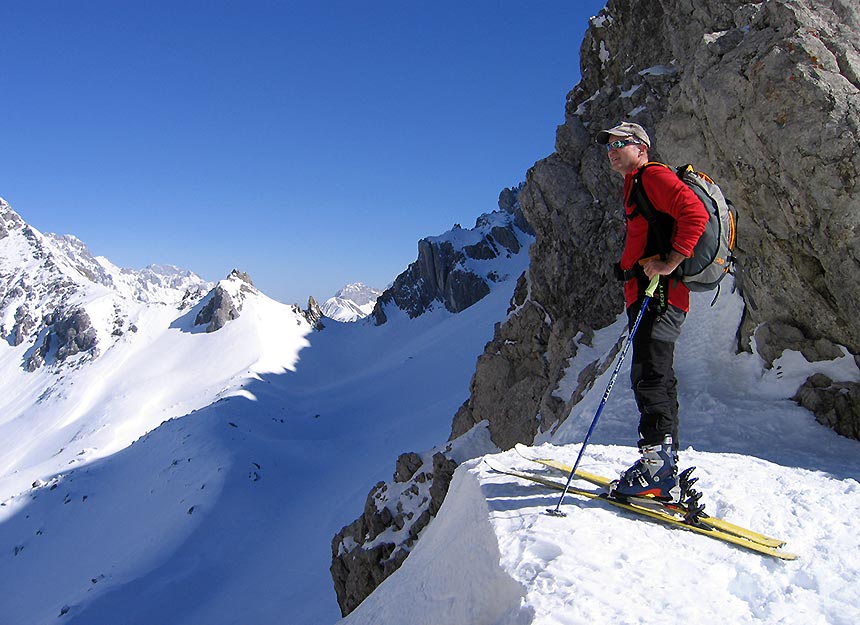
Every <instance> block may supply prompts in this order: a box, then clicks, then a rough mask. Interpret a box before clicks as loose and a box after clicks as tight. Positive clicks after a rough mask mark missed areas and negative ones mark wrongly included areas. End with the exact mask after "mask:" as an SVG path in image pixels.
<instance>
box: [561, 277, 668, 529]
mask: <svg viewBox="0 0 860 625" xmlns="http://www.w3.org/2000/svg"><path fill="white" fill-rule="evenodd" d="M659 282H660V276H659V275H654V277H653V278H651V282H650V283H649V284H648V288H647V289H645V298H644V299H643V300H642V306H640V307H639V314H638V315H636V321H634V322H633V328H632V329H631V330H630V334H629V335H628V337H627V342H626V343H625V344H624V349H622V350H621V355H620V356H619V357H618V363H617V364H616V365H615V369H614V370H613V372H612V376H611V377H610V378H609V384H607V385H606V390H605V391H604V392H603V399H601V400H600V405H599V406H598V407H597V412H595V413H594V419H592V420H591V426H590V427H589V428H588V433H587V434H586V435H585V439H583V441H582V447H580V448H579V455H578V456H577V457H576V462H574V463H573V468H572V469H571V470H570V475H568V476H567V483H566V484H565V485H564V491H563V492H562V493H561V497H559V498H558V503H557V504H555V508H547V509H546V513H547V514H549V515H550V516H562V517H563V516H566V515H565V513H564V512H562V511H561V510H559V508H560V507H561V502H562V501H563V500H564V496H565V495H567V491H568V489H569V488H570V482H571V481H572V480H573V476H574V475H576V469H577V468H579V461H580V460H582V454H583V453H584V452H585V447H586V446H587V445H588V439H589V438H591V433H592V432H594V426H596V425H597V420H598V419H600V413H602V412H603V407H604V406H605V405H606V400H607V399H609V393H611V392H612V387H613V386H615V380H616V379H617V378H618V373H619V372H620V371H621V365H622V364H623V363H624V357H625V356H626V355H627V350H628V349H630V346H631V345H632V344H633V337H634V336H636V330H638V329H639V323H640V322H641V321H642V316H643V314H644V313H645V309H646V308H647V307H648V302H649V301H650V300H651V298H652V297H654V292H655V291H656V290H657V285H658V284H659Z"/></svg>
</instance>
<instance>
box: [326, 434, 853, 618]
mask: <svg viewBox="0 0 860 625" xmlns="http://www.w3.org/2000/svg"><path fill="white" fill-rule="evenodd" d="M577 451H578V447H577V446H574V445H572V446H564V447H555V446H552V445H545V446H542V447H539V448H536V449H535V450H534V453H535V455H536V456H542V457H554V458H557V459H560V460H563V461H565V462H567V463H572V461H573V459H574V458H575V456H576V452H577ZM685 455H686V457H687V458H688V459H689V461H690V462H691V463H692V464H695V465H696V466H697V467H698V469H697V473H698V474H699V475H700V477H701V482H700V484H701V487H702V488H703V489H705V492H711V493H712V496H711V497H710V501H709V504H710V505H711V506H712V511H713V513H714V514H719V515H720V516H724V517H725V518H728V519H730V520H734V521H736V522H739V523H742V524H745V525H747V526H752V527H753V528H754V529H758V530H760V531H763V532H766V533H768V534H770V535H775V536H778V537H780V538H783V539H785V540H787V541H788V542H789V546H790V547H791V549H792V550H793V551H795V552H797V553H798V554H799V555H800V559H799V560H797V561H794V562H784V561H780V560H775V559H770V558H768V557H767V556H762V555H759V554H754V553H751V552H748V551H745V550H743V549H741V548H738V547H734V546H731V545H727V544H725V543H721V542H719V541H715V540H713V539H711V538H708V537H706V536H701V535H698V534H694V533H692V532H685V531H683V530H680V529H674V528H670V527H668V526H665V525H662V524H659V523H653V522H649V521H647V520H643V519H641V518H639V517H636V516H631V515H629V514H626V513H623V512H619V511H617V510H616V509H614V508H612V507H610V506H607V505H605V504H603V503H602V502H600V501H599V500H590V499H584V498H577V497H575V496H569V497H568V498H567V499H565V502H564V505H563V510H564V511H565V512H566V513H567V516H566V517H565V518H557V517H552V516H549V515H547V514H545V509H546V508H548V507H554V505H555V504H556V502H557V500H558V496H559V493H558V492H557V491H551V490H548V489H546V488H544V487H542V486H540V485H536V484H533V483H531V482H529V481H526V480H522V479H519V478H515V477H510V476H507V475H502V474H499V473H496V472H494V471H493V470H492V469H491V468H490V464H492V466H495V467H499V468H505V469H508V468H514V469H517V470H521V471H534V472H537V473H539V474H541V475H545V476H546V477H550V478H552V479H555V480H559V479H561V480H562V481H563V479H564V476H560V475H559V474H558V472H553V471H552V470H549V469H543V468H540V467H538V466H537V465H535V464H533V463H530V462H529V461H527V460H524V459H523V458H522V457H520V456H519V455H517V454H516V452H513V451H510V452H506V453H504V454H497V455H494V456H489V457H488V458H487V460H488V462H484V461H483V459H481V458H479V459H476V460H471V461H469V462H467V463H465V464H464V465H462V466H461V467H459V468H458V469H457V472H456V473H455V475H454V479H453V481H452V484H451V488H450V490H449V493H448V496H447V498H446V500H445V503H444V504H443V506H442V510H441V511H440V513H439V516H438V517H437V518H436V520H435V521H434V522H433V523H432V524H431V525H430V526H429V527H428V528H427V530H426V532H425V534H424V536H423V537H422V539H421V541H420V542H419V543H418V546H417V547H416V548H415V551H414V552H413V553H412V555H410V557H409V558H408V559H407V560H406V562H405V563H404V564H403V566H402V567H401V569H400V570H398V571H397V572H396V573H394V574H393V575H392V576H391V577H390V578H388V579H387V580H386V581H384V582H383V583H382V584H381V585H380V587H379V589H378V590H377V591H376V592H375V593H374V594H373V595H371V596H370V597H369V598H368V599H367V600H366V601H365V602H364V603H363V604H362V605H361V606H359V608H358V609H357V610H356V611H355V612H353V613H352V614H351V615H350V616H348V617H347V618H345V619H343V620H342V621H341V623H342V624H343V625H360V624H361V625H363V624H369V623H398V622H403V623H413V624H415V625H435V624H437V623H469V624H470V625H493V624H500V623H501V624H509V625H516V624H520V623H533V624H539V625H548V624H550V623H553V624H554V623H583V624H586V623H646V622H650V618H651V616H652V615H653V606H655V605H659V606H660V608H659V611H660V613H661V614H671V615H672V616H671V618H670V619H669V621H667V622H673V623H675V622H677V623H685V622H691V623H692V622H694V623H702V624H703V625H719V624H722V623H732V624H733V625H745V624H749V625H753V624H758V623H774V624H775V623H789V622H791V623H813V622H822V623H834V624H842V625H849V624H850V623H856V622H857V618H858V616H860V605H858V600H857V598H856V593H855V592H854V590H853V586H854V582H855V580H856V579H857V576H858V575H860V563H858V561H857V558H856V557H855V555H856V536H857V532H858V531H860V519H858V518H857V515H856V514H854V513H853V510H855V509H856V504H857V501H858V498H860V485H858V483H857V481H856V479H853V478H851V477H848V476H846V475H845V473H844V472H840V473H837V474H835V475H834V474H829V473H826V472H821V471H810V470H807V469H803V468H791V467H785V466H782V465H779V464H776V463H773V462H769V461H766V460H761V459H757V458H753V457H749V456H742V455H734V454H714V453H708V452H696V451H692V450H689V451H687V452H686V454H685ZM628 458H629V449H628V448H623V447H614V446H603V445H596V446H594V447H590V448H589V451H588V453H587V456H586V459H585V465H583V468H586V469H587V470H588V471H590V472H594V473H598V474H604V475H614V474H617V472H618V470H620V469H622V468H624V466H625V462H626V461H627V460H628ZM728 476H731V483H729V484H726V483H725V482H726V480H727V479H728ZM762 484H770V485H777V486H776V487H775V488H774V487H771V488H762V487H761V485H762ZM781 488H785V489H786V490H784V491H782V492H779V491H780V489H781ZM751 493H755V496H754V497H753V496H750V494H751ZM822 510H827V511H828V513H827V514H822V513H821V511H822Z"/></svg>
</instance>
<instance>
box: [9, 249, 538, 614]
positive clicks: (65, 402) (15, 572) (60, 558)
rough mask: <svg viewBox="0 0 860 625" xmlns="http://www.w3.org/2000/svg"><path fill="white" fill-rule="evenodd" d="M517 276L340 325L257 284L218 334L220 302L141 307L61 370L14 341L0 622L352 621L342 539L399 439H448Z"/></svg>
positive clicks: (401, 443) (399, 446)
mask: <svg viewBox="0 0 860 625" xmlns="http://www.w3.org/2000/svg"><path fill="white" fill-rule="evenodd" d="M510 262H511V261H510V260H509V261H508V263H509V265H510ZM513 262H515V263H519V271H522V269H524V268H525V265H526V263H527V262H528V259H527V254H526V253H525V252H524V253H523V254H521V255H520V257H519V258H518V259H514V261H513ZM512 273H513V272H512ZM230 282H231V281H222V283H221V285H222V286H224V287H226V288H230V289H235V288H237V287H236V286H235V285H232V286H231V284H230ZM513 286H514V284H513V281H509V282H506V283H499V284H497V285H495V289H494V291H493V292H492V293H491V294H490V295H489V296H487V297H486V298H485V299H484V300H482V301H480V302H479V303H477V304H476V305H474V306H473V307H471V308H469V309H468V310H466V311H464V312H462V313H460V314H458V315H453V314H451V313H448V312H447V311H445V310H444V309H443V308H442V307H441V305H440V306H439V307H438V309H437V310H434V311H431V312H429V313H427V314H425V315H422V316H421V317H419V318H417V319H413V320H410V319H408V318H407V317H406V315H405V314H404V315H397V314H396V313H395V312H394V311H393V310H389V321H388V323H386V324H384V325H383V326H379V327H376V326H373V325H372V324H370V323H367V322H357V323H350V324H344V323H337V322H333V321H330V322H327V323H326V328H325V330H323V331H322V332H311V329H310V327H309V326H308V325H307V323H306V321H305V320H304V318H303V317H301V316H300V315H297V314H296V312H295V311H294V310H293V308H292V307H288V306H284V305H281V304H278V303H276V302H273V301H272V300H269V299H268V298H266V297H265V296H264V295H262V294H260V293H258V292H255V293H253V294H251V295H249V296H247V297H246V298H245V301H244V303H243V308H242V312H241V315H240V317H239V318H238V319H236V320H234V321H231V322H229V323H228V324H227V325H226V326H225V327H224V328H222V329H221V330H218V331H217V332H214V333H208V334H207V333H205V332H203V331H202V329H201V328H200V327H194V326H192V325H191V324H192V323H193V320H194V318H195V316H196V314H197V312H198V311H199V310H200V308H201V307H202V306H203V305H204V304H205V300H204V301H201V302H200V303H199V304H198V305H197V306H196V307H195V308H193V309H191V310H190V311H187V312H183V313H178V312H177V311H176V308H175V307H167V306H157V305H156V306H153V305H149V306H143V305H142V306H141V309H140V310H139V311H138V315H137V316H136V317H134V318H133V321H134V323H135V324H136V325H137V326H138V328H139V329H138V331H137V332H135V333H126V334H125V335H123V336H122V337H121V338H120V339H118V341H117V344H116V345H115V346H114V347H112V348H111V349H110V350H108V351H106V352H105V353H103V354H101V355H100V356H99V357H98V358H96V359H94V360H92V361H91V362H89V363H87V365H86V366H81V367H78V368H77V369H72V370H68V371H63V372H62V373H61V374H59V375H58V374H57V373H56V372H55V371H52V370H49V369H48V368H46V369H43V370H40V371H37V372H35V373H33V374H26V373H24V372H23V370H22V369H21V368H20V363H21V357H22V355H21V353H19V352H21V351H23V350H24V349H26V345H22V346H19V347H18V348H15V349H12V348H7V347H4V348H3V350H0V365H2V367H3V369H2V370H3V372H4V373H5V374H7V375H9V376H12V377H10V378H9V384H10V385H14V388H15V391H14V392H12V391H10V390H9V389H10V388H12V387H6V391H5V392H4V394H3V395H2V398H3V401H6V402H7V404H6V408H8V404H9V403H15V405H16V410H17V412H15V417H14V418H12V419H8V420H6V422H5V423H3V424H2V425H0V435H2V438H0V440H2V453H0V459H2V473H0V547H2V548H0V578H2V579H3V580H4V583H3V584H2V585H0V605H2V606H3V610H2V616H0V623H3V625H5V623H7V622H8V623H10V624H16V625H17V624H27V625H30V624H32V625H36V624H42V623H54V622H57V618H58V616H60V615H61V614H62V616H63V619H62V622H64V623H80V624H87V625H94V624H99V623H105V624H115V623H120V622H121V623H124V624H128V625H132V624H134V623H140V624H151V623H159V624H163V625H167V624H170V623H176V624H180V623H181V624H183V625H190V624H193V623H200V624H206V625H211V624H222V623H223V624H227V623H243V624H244V623H255V624H265V623H273V624H274V623H291V624H297V625H299V624H315V625H316V624H319V623H332V622H334V621H336V620H337V619H338V618H339V616H340V613H339V610H338V607H337V602H336V600H335V596H334V591H333V587H332V581H331V578H330V575H329V571H328V567H329V565H330V562H331V547H330V544H331V539H332V537H333V536H334V534H335V533H336V532H337V531H338V530H340V528H341V527H343V526H344V525H346V524H347V523H349V522H351V521H352V520H353V519H354V517H355V515H356V513H357V511H360V510H361V508H362V506H363V504H364V499H365V497H366V495H367V492H368V491H369V490H370V488H371V486H372V485H373V484H375V483H376V482H378V481H379V480H381V479H387V478H389V477H390V475H391V472H392V471H393V469H394V461H395V459H396V458H397V456H398V455H399V454H400V453H402V452H403V451H406V450H410V449H415V450H419V451H420V450H424V449H427V448H428V447H430V446H432V445H433V444H434V443H435V442H438V441H443V440H445V439H446V438H447V435H448V432H449V428H450V420H451V415H453V413H454V411H455V410H456V409H457V407H459V405H460V404H461V403H462V402H463V401H464V400H465V399H466V397H467V396H468V385H469V380H470V378H471V375H472V373H473V371H474V366H475V360H476V358H477V356H478V355H479V354H480V353H481V351H482V349H483V346H484V344H485V343H486V342H487V341H488V340H489V339H490V338H491V336H492V326H493V323H494V321H495V320H496V319H498V318H499V316H500V314H502V313H501V312H500V311H504V310H505V308H506V307H507V304H508V301H509V299H510V295H511V292H512V290H513ZM178 314H181V316H180V317H179V318H176V316H177V315H178ZM123 342H127V344H125V343H123ZM119 346H121V347H119ZM46 385H47V386H49V387H50V388H51V389H52V390H51V393H50V394H48V395H47V396H43V398H42V399H41V400H40V399H39V395H40V393H43V392H44V391H43V389H44V388H45V387H46ZM2 414H3V415H7V414H12V413H11V412H8V411H7V412H3V413H2ZM4 419H6V417H5V416H4ZM147 432H148V433H147ZM144 433H146V434H145V435H144V436H142V437H141V435H143V434H144ZM34 484H35V486H33V485H34Z"/></svg>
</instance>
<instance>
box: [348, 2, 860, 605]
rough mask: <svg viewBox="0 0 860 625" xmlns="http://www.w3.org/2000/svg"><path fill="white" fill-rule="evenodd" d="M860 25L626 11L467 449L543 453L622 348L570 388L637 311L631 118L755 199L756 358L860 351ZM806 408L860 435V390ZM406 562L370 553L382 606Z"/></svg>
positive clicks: (585, 102)
mask: <svg viewBox="0 0 860 625" xmlns="http://www.w3.org/2000/svg"><path fill="white" fill-rule="evenodd" d="M858 32H860V5H858V4H857V2H856V1H849V0H833V1H820V2H815V1H812V0H769V1H767V2H755V3H750V2H741V1H737V0H725V1H724V0H701V1H698V2H692V1H690V0H610V1H609V2H608V4H607V6H606V8H605V9H604V10H603V11H601V13H600V14H599V15H598V16H596V17H595V18H593V19H592V21H591V24H590V27H589V30H588V32H587V33H586V36H585V39H584V41H583V43H582V47H581V74H582V78H581V80H580V82H579V83H578V84H577V85H576V86H575V87H574V88H573V90H572V91H571V92H570V93H569V94H568V97H567V102H566V108H565V122H564V124H563V125H561V126H559V127H558V129H557V131H556V151H555V152H554V153H553V154H552V155H550V156H549V157H547V158H546V159H544V160H542V161H540V162H538V163H536V164H535V166H534V167H533V168H532V169H531V170H530V171H529V172H528V175H527V182H526V185H525V187H524V188H523V189H522V190H521V192H520V194H519V201H520V205H521V208H522V211H523V214H524V216H525V218H526V219H527V221H528V223H529V224H530V225H531V226H532V227H533V229H534V232H535V237H536V240H535V243H534V244H533V245H532V246H531V248H530V259H531V260H530V265H529V270H528V272H527V274H526V275H525V276H523V278H522V279H521V280H520V283H519V285H518V288H517V290H516V293H515V295H514V298H513V301H512V303H511V308H510V310H509V314H508V316H507V318H506V319H505V321H504V322H503V323H500V324H499V325H498V326H497V329H496V332H495V336H494V338H493V340H492V341H491V342H490V343H489V344H488V345H487V347H486V349H485V352H484V354H483V355H482V356H481V357H480V359H479V361H478V364H477V368H476V372H475V375H474V377H473V380H472V385H471V396H470V398H469V400H468V401H467V402H466V403H465V404H464V405H463V406H462V407H461V408H460V410H459V411H458V412H457V414H456V415H455V417H454V420H453V424H452V432H451V440H456V439H458V437H461V436H462V435H464V434H465V433H467V432H474V431H475V430H476V429H480V428H475V427H474V426H476V425H477V424H486V426H487V430H488V431H489V435H490V438H491V440H492V442H493V443H494V444H495V445H496V446H498V447H499V448H502V449H507V448H509V447H511V446H512V445H513V444H514V443H516V442H525V443H531V442H533V441H534V439H535V436H536V435H538V434H539V433H541V432H550V431H552V430H553V429H554V428H556V427H557V426H558V425H559V423H561V422H562V421H563V420H564V419H565V418H566V417H567V415H568V414H569V413H570V409H571V407H572V406H573V405H574V404H576V403H577V402H578V401H579V400H580V399H581V397H582V394H583V393H584V391H585V390H586V389H587V388H588V387H589V385H590V384H591V383H593V381H594V379H595V378H596V376H597V375H599V373H600V372H601V371H603V370H605V369H606V367H608V366H609V365H610V364H611V362H612V356H613V354H610V355H609V356H608V357H606V356H604V357H602V358H601V360H599V361H595V362H592V363H590V364H588V365H586V366H585V367H584V368H583V369H582V370H581V371H579V372H578V376H579V377H578V381H579V384H578V388H577V390H576V391H574V393H573V395H572V396H571V397H569V398H560V397H558V396H556V395H555V394H554V392H555V391H556V389H557V388H558V384H559V381H560V380H561V378H562V376H563V375H565V370H566V367H567V365H568V364H569V362H570V361H571V359H572V358H574V357H575V356H576V354H577V351H578V350H579V348H580V347H581V346H585V345H588V344H589V342H590V340H591V337H592V336H593V335H594V332H595V331H596V330H598V329H600V328H602V327H605V326H606V325H608V324H609V323H610V322H612V321H613V320H614V319H615V318H616V316H617V315H618V314H619V313H620V312H621V311H622V310H623V302H622V296H621V289H620V287H619V285H618V283H617V282H615V280H614V278H613V277H612V271H611V266H612V263H613V262H614V261H615V260H617V259H618V257H619V256H620V252H621V246H622V242H623V234H624V230H623V229H624V224H623V221H622V214H621V198H620V191H621V189H620V187H621V184H620V179H619V178H617V176H616V175H615V174H613V173H612V172H611V170H610V169H609V166H608V164H607V162H606V150H605V149H604V147H603V146H599V145H596V144H595V142H594V138H595V135H596V134H597V133H598V132H599V131H600V130H601V129H603V128H609V127H612V126H614V125H615V124H616V123H618V122H619V121H622V120H628V121H635V122H638V123H640V124H642V125H643V126H645V127H646V128H647V129H648V130H649V132H650V134H651V136H652V140H653V148H654V149H653V150H652V156H653V157H654V158H655V159H658V160H663V161H664V162H668V163H672V164H683V163H687V162H690V163H693V164H695V165H696V166H697V168H699V169H700V170H702V171H705V172H708V173H709V174H711V176H712V177H713V178H715V179H716V180H718V181H719V182H720V184H721V186H722V187H723V189H724V190H725V191H726V193H727V195H728V196H729V197H730V198H731V199H732V200H733V201H734V203H735V204H736V205H737V206H738V207H739V209H740V213H741V217H740V220H741V221H740V226H741V233H740V238H739V243H738V246H739V249H738V256H739V266H740V274H739V276H738V281H737V282H738V286H739V288H740V290H741V292H742V295H743V298H744V302H745V305H746V310H745V314H744V318H743V321H742V323H741V326H740V327H739V328H738V329H737V338H738V348H739V349H746V350H755V351H756V352H757V353H758V354H760V355H761V356H762V358H763V359H764V360H765V362H766V363H772V362H773V361H774V359H776V358H777V357H778V356H779V355H780V354H781V353H782V352H783V350H785V349H794V350H798V351H800V352H801V353H803V354H804V355H805V356H806V357H807V358H808V359H810V360H813V359H827V358H833V357H834V356H836V355H842V354H843V353H845V352H849V353H851V354H854V357H855V359H856V358H857V354H858V353H860V320H858V318H857V314H856V311H857V309H858V305H860V280H858V278H857V276H858V272H860V238H858V230H860V227H858V226H860V182H858V174H860V152H859V151H858V149H857V146H858V144H860V35H858V34H857V33H858ZM567 374H568V375H569V374H570V372H567ZM797 400H798V401H800V402H802V403H803V404H804V405H805V406H807V407H809V408H810V409H812V410H815V411H816V413H817V414H818V418H819V420H820V421H821V422H822V423H825V424H828V425H830V426H831V427H834V428H835V429H836V430H837V431H839V432H840V433H843V434H846V435H853V436H856V435H857V434H856V433H857V432H858V431H860V429H858V424H857V420H858V416H857V415H858V414H860V409H858V393H857V385H856V384H849V383H843V381H840V380H830V379H828V378H824V377H823V376H818V377H814V378H813V379H810V380H809V381H807V383H806V384H805V385H804V386H803V387H802V389H799V390H798V395H797ZM431 477H432V475H428V476H425V478H424V479H425V480H426V479H430V478H431ZM380 488H381V487H380ZM366 512H367V510H366ZM371 512H372V513H374V514H377V513H379V509H378V508H377V509H375V510H372V511H371ZM359 542H360V541H359ZM389 553H397V548H396V547H394V546H392V548H391V549H390V550H389ZM382 555H384V554H382ZM336 556H337V554H335V560H336V559H337V558H336ZM388 562H390V560H386V558H385V557H382V558H377V559H376V560H374V558H367V559H366V560H365V561H363V562H362V563H361V567H363V568H360V569H357V570H354V571H353V578H354V579H359V578H361V577H362V575H363V576H364V580H365V582H366V583H365V584H364V587H363V588H362V591H361V592H362V593H364V595H365V596H366V594H368V593H369V592H370V591H371V590H372V588H373V587H374V586H375V584H377V583H378V581H377V580H378V579H381V578H383V577H384V575H377V573H378V572H379V571H380V570H382V569H383V568H384V566H385V564H386V563H388ZM391 568H393V567H392V566H388V568H387V569H385V575H387V574H389V573H390V572H391ZM333 571H334V567H333ZM335 585H336V588H339V587H338V580H337V579H336V580H335ZM352 590H354V588H353V589H352ZM338 592H339V597H342V594H341V591H340V589H339V591H338ZM359 600H360V594H354V595H352V596H351V597H350V604H351V605H352V604H354V603H355V602H357V601H359ZM341 605H342V607H344V603H343V602H342V604H341ZM345 611H346V610H345Z"/></svg>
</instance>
